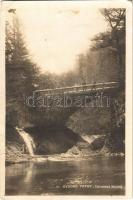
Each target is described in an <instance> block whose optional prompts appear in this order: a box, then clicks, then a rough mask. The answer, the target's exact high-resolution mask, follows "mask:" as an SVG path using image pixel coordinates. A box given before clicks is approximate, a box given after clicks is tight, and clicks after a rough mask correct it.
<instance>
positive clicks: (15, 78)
mask: <svg viewBox="0 0 133 200" xmlns="http://www.w3.org/2000/svg"><path fill="white" fill-rule="evenodd" d="M11 13H12V12H11ZM12 21H13V23H12V24H11V23H9V22H6V99H7V123H10V124H12V125H16V124H18V123H20V121H22V119H23V118H24V113H25V111H26V110H25V109H26V108H25V97H26V96H29V95H30V94H32V91H33V90H34V89H35V84H36V82H37V77H38V68H37V66H36V64H34V63H33V62H32V60H31V58H30V56H29V53H28V49H27V47H26V43H25V41H24V36H23V34H22V31H21V26H20V23H19V20H18V17H17V15H16V14H15V11H14V12H13V13H12Z"/></svg>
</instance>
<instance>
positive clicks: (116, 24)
mask: <svg viewBox="0 0 133 200" xmlns="http://www.w3.org/2000/svg"><path fill="white" fill-rule="evenodd" d="M101 13H102V15H103V16H104V18H105V20H106V21H107V22H108V25H109V28H110V31H111V45H110V46H111V47H112V48H113V49H114V50H115V52H116V53H117V57H118V68H119V69H118V73H119V84H120V87H121V86H122V87H123V86H124V84H125V13H126V11H125V9H124V8H111V9H102V10H101Z"/></svg>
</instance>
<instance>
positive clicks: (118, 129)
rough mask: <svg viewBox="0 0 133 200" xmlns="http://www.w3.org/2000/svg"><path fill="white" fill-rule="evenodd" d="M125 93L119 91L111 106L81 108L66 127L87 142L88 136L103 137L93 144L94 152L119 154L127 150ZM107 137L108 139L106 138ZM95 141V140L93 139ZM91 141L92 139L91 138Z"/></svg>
mask: <svg viewBox="0 0 133 200" xmlns="http://www.w3.org/2000/svg"><path fill="white" fill-rule="evenodd" d="M124 95H125V94H124V91H119V92H118V93H117V94H115V96H114V97H113V99H111V102H112V104H111V106H110V107H109V108H107V107H99V108H98V107H87V108H80V109H79V110H78V111H76V112H75V113H74V114H73V115H72V116H71V117H70V118H69V120H68V121H67V123H66V125H67V127H69V128H70V129H72V130H73V131H74V132H76V133H78V134H79V135H81V136H82V135H83V136H84V139H85V140H87V137H88V136H91V135H95V134H98V135H101V136H102V137H101V138H98V139H97V140H95V141H94V142H93V143H92V144H91V149H92V150H100V149H101V148H103V149H102V151H103V152H110V153H117V152H123V153H124V149H125V144H124V141H125V116H124V113H125V99H124ZM103 135H105V136H106V137H104V136H103ZM92 139H93V138H92ZM89 140H91V138H89Z"/></svg>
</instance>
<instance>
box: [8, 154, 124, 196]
mask: <svg viewBox="0 0 133 200" xmlns="http://www.w3.org/2000/svg"><path fill="white" fill-rule="evenodd" d="M124 184H125V180H124V159H123V158H115V157H111V158H104V157H96V158H91V159H89V160H82V161H64V162H53V161H45V162H44V163H42V162H41V163H38V162H35V163H34V162H32V163H21V164H14V165H10V166H7V167H6V195H46V194H82V195H84V194H88V195H122V194H124ZM100 186H103V188H99V187H100ZM104 186H109V188H106V187H104ZM112 186H114V188H113V187H112ZM116 186H117V187H116Z"/></svg>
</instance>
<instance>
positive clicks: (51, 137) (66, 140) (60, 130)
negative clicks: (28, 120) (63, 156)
mask: <svg viewBox="0 0 133 200" xmlns="http://www.w3.org/2000/svg"><path fill="white" fill-rule="evenodd" d="M26 131H27V132H28V133H29V134H30V135H31V136H32V137H33V138H34V142H35V144H36V151H35V154H40V155H41V154H42V155H44V154H56V153H64V152H66V151H67V150H68V149H69V148H71V147H72V146H74V145H75V144H76V143H77V142H82V141H84V140H83V139H82V138H81V137H80V136H79V135H78V134H76V133H74V132H73V131H72V130H70V129H68V128H66V127H53V128H52V127H50V128H47V129H46V128H44V127H36V128H35V127H34V128H29V129H26Z"/></svg>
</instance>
